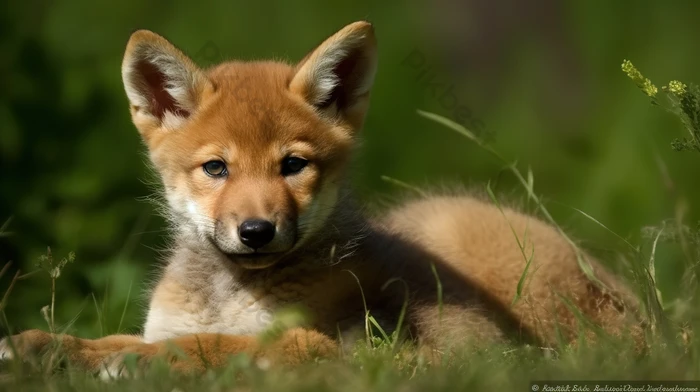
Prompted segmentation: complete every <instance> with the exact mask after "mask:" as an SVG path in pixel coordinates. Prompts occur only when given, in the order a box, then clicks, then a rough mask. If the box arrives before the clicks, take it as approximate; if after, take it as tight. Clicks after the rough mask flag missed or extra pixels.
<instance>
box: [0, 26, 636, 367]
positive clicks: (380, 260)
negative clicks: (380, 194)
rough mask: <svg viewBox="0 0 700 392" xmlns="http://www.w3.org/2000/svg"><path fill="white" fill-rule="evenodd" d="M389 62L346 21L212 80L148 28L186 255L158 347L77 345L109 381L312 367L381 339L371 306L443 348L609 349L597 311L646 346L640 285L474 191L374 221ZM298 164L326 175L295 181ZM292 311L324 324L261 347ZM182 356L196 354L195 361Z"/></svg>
mask: <svg viewBox="0 0 700 392" xmlns="http://www.w3.org/2000/svg"><path fill="white" fill-rule="evenodd" d="M376 57H377V56H376V42H375V38H374V32H373V29H372V26H371V25H370V24H369V23H366V22H356V23H353V24H350V25H348V26H346V27H345V28H343V29H342V30H340V31H339V32H337V33H336V34H334V35H332V36H331V37H329V38H328V39H327V40H325V41H324V42H323V43H322V44H321V45H319V46H318V47H317V48H316V49H314V50H313V51H311V53H310V54H309V55H307V56H306V57H305V58H304V59H303V60H301V61H300V62H299V63H298V64H296V65H289V64H285V63H281V62H228V63H223V64H221V65H219V66H216V67H214V68H212V69H208V70H202V69H200V68H198V67H197V66H196V65H195V64H194V63H193V62H192V61H191V60H190V59H189V58H187V57H186V56H185V55H184V54H183V53H182V52H180V51H179V50H178V49H176V48H175V47H174V46H173V45H172V44H170V43H169V42H168V41H166V40H165V39H164V38H162V37H160V36H158V35H156V34H154V33H151V32H148V31H138V32H136V33H134V34H133V35H132V37H131V39H130V41H129V43H128V46H127V49H126V53H125V57H124V63H123V75H122V76H123V79H124V84H125V89H126V92H127V96H128V98H129V101H130V107H131V115H132V118H133V121H134V124H135V125H136V128H137V129H138V130H139V132H140V134H141V136H142V138H143V140H144V142H145V144H146V146H147V149H148V152H149V157H150V160H151V163H152V165H153V167H154V168H155V170H156V171H157V173H159V175H160V178H161V180H162V185H163V193H164V195H165V198H166V200H167V215H168V217H169V218H170V220H171V222H172V225H173V229H174V246H173V249H172V251H171V254H170V256H169V257H168V262H167V266H166V267H165V269H164V270H163V273H162V276H161V277H160V278H159V280H158V282H157V284H156V285H155V287H154V289H153V292H152V296H151V301H150V306H149V309H148V316H147V321H146V324H145V327H144V334H143V336H142V337H133V336H122V337H119V336H112V337H109V338H105V339H99V340H84V339H77V338H73V337H68V336H62V337H61V339H63V341H64V347H65V348H66V350H67V356H68V358H69V359H70V360H72V361H75V362H77V363H79V364H82V365H84V366H86V367H87V368H90V369H97V368H100V365H104V366H103V367H101V368H100V369H101V370H102V371H103V372H104V374H106V375H108V376H110V375H120V374H121V369H123V367H122V366H121V365H122V359H123V358H124V355H125V354H126V353H137V354H140V355H141V356H142V358H143V361H144V362H146V361H148V360H150V359H152V358H153V357H156V356H169V357H170V359H171V362H172V363H174V364H175V366H176V367H177V368H178V369H182V370H188V369H197V370H200V369H202V368H203V367H204V366H205V364H209V365H214V366H218V365H222V364H223V363H225V360H226V358H227V357H228V356H229V355H231V354H236V353H240V352H245V353H248V354H249V355H251V356H253V357H254V358H256V359H258V360H260V359H266V360H270V361H272V362H282V363H298V362H300V361H304V360H308V359H310V358H311V357H313V356H314V355H320V356H333V355H335V354H336V353H337V352H338V350H337V348H338V347H337V343H338V338H340V337H343V338H344V341H348V339H350V338H352V337H355V338H356V337H357V336H358V335H357V334H356V332H358V331H359V332H360V333H364V332H365V331H367V329H366V328H367V327H368V325H369V324H368V321H367V318H366V317H367V315H368V313H367V312H369V314H370V315H371V316H372V318H373V320H375V321H376V322H377V324H379V325H380V326H381V327H382V328H383V329H384V330H385V331H387V332H391V331H392V330H393V329H394V328H396V327H397V324H398V322H399V320H403V329H402V332H403V334H402V336H403V337H405V338H410V339H413V340H414V341H416V342H418V343H419V344H420V345H421V346H422V347H424V348H428V349H430V350H429V351H430V352H445V350H446V349H449V348H450V347H453V346H464V345H469V346H472V347H481V346H485V345H486V346H488V345H490V344H494V343H498V342H501V343H502V342H506V341H510V342H514V343H521V342H533V343H537V344H538V345H543V346H555V345H557V344H560V343H564V344H566V343H570V342H574V341H576V338H577V337H579V336H583V337H585V338H586V339H588V340H590V341H596V340H597V339H596V335H595V334H594V333H592V332H591V330H587V331H584V332H582V327H581V326H582V325H584V324H581V320H580V319H579V316H582V317H585V318H587V319H588V320H589V321H590V322H591V323H592V324H593V325H597V326H598V327H600V328H602V330H604V331H606V332H607V333H611V334H613V335H629V336H631V337H633V338H634V340H635V341H636V342H637V343H639V342H641V340H640V339H641V337H642V329H641V326H640V324H639V322H638V318H637V316H638V315H637V311H638V305H637V302H636V300H635V298H634V297H633V296H632V295H631V293H630V292H629V290H628V289H627V288H625V287H624V286H623V285H622V284H621V283H620V282H619V281H618V280H617V279H616V278H614V277H613V276H612V275H611V274H609V273H607V272H606V271H605V270H604V269H603V268H602V267H601V266H600V265H599V263H598V262H597V261H596V260H594V259H593V258H591V257H589V256H587V255H585V254H581V257H583V260H584V261H586V262H589V263H590V264H591V265H592V268H593V271H594V273H595V275H596V276H597V278H598V280H599V281H600V282H602V284H596V283H594V282H593V281H591V280H590V279H589V278H588V277H587V275H586V274H584V273H583V272H582V271H581V269H580V267H579V260H578V256H577V251H576V249H575V248H574V247H573V246H572V244H571V243H570V242H569V241H568V240H566V239H565V238H564V237H563V236H562V235H561V233H560V232H559V231H558V230H557V229H556V228H555V227H552V226H550V225H548V224H546V223H543V222H542V221H540V220H538V219H537V218H535V217H532V216H529V215H527V214H523V213H521V212H519V211H517V210H515V209H511V208H504V209H503V210H502V211H501V210H499V208H497V207H496V206H494V205H492V204H491V203H490V202H486V201H483V200H481V199H480V198H477V197H473V196H470V195H468V194H467V193H464V192H458V193H450V194H445V193H442V194H435V195H431V196H425V197H420V198H417V199H415V200H410V201H406V202H404V203H402V204H400V205H398V206H396V207H394V208H392V209H390V210H389V211H388V212H387V213H386V214H384V215H382V216H378V217H374V218H370V217H367V216H366V214H364V213H363V209H362V208H361V207H358V204H357V202H356V201H355V200H354V199H353V196H352V190H351V187H350V186H349V181H348V173H347V170H348V162H349V161H350V159H351V155H352V150H353V148H354V146H355V145H356V142H357V140H358V138H359V132H360V129H361V127H362V125H363V122H364V118H365V114H366V112H367V109H368V104H369V91H370V87H371V85H372V82H373V80H374V75H375V69H376V61H377V60H376ZM374 131H381V130H374ZM406 131H407V132H410V131H411V130H406ZM396 145H397V146H400V143H397V144H396ZM289 156H293V157H300V158H304V159H306V160H308V162H309V163H308V165H307V166H306V167H305V168H304V169H302V170H301V171H300V172H298V173H296V174H292V175H288V176H285V175H283V174H282V173H281V162H282V161H283V159H284V158H285V157H289ZM212 160H220V161H223V162H225V163H226V165H227V168H228V175H226V176H223V177H212V176H210V175H207V174H206V173H205V171H204V170H203V165H204V164H205V163H206V162H208V161H212ZM252 218H260V219H266V220H269V221H271V222H273V223H274V224H275V226H276V233H275V236H274V238H273V239H272V241H271V242H269V243H268V244H267V245H264V246H262V247H261V248H260V249H257V250H255V249H251V248H249V247H247V246H245V245H244V244H243V243H242V241H241V239H240V238H239V235H238V233H237V228H238V226H239V225H240V224H241V223H242V222H243V221H244V220H246V219H252ZM516 236H517V238H516ZM519 242H520V243H521V244H522V245H523V247H522V248H521V247H520V246H519ZM529 258H532V260H531V264H530V267H529V269H528V273H527V274H526V275H523V272H524V271H525V267H526V265H527V260H528V259H529ZM523 276H524V277H525V278H524V279H522V280H521V278H523ZM519 290H520V293H519V294H520V296H519V300H518V301H517V302H516V303H515V304H513V299H514V298H515V297H516V295H517V294H518V291H519ZM290 305H295V306H297V307H301V308H304V309H305V310H306V312H307V314H308V315H309V316H310V318H309V320H308V325H307V328H305V329H293V330H290V331H288V332H287V333H286V334H284V335H283V336H282V338H281V339H280V340H278V341H277V342H276V343H275V344H272V345H264V344H263V343H262V342H261V341H259V340H258V339H257V338H255V336H256V335H257V334H258V333H260V332H262V331H264V330H266V328H268V327H269V326H270V323H271V322H272V321H273V320H274V315H275V314H276V313H277V312H278V311H279V310H281V309H284V308H286V307H288V306H290ZM576 308H578V309H579V310H578V311H576V310H575V309H576ZM404 310H405V312H404ZM404 316H405V317H404ZM339 334H340V335H339ZM46 336H47V334H45V333H41V332H39V331H29V332H26V333H25V334H24V335H18V336H15V342H16V343H18V344H19V343H21V342H22V339H23V337H24V338H25V339H26V341H29V339H31V342H39V343H31V344H20V347H22V349H23V351H22V352H24V353H26V352H28V351H32V350H38V349H41V348H42V347H44V344H45V343H41V342H46V341H47V339H45V337H46ZM120 339H121V340H120ZM169 339H172V340H169ZM49 340H50V339H49ZM119 342H121V344H119ZM2 344H4V353H5V354H7V353H8V352H9V351H8V350H7V347H8V344H7V340H5V341H4V342H3V343H2ZM169 345H170V346H169ZM171 345H175V346H177V347H179V349H180V350H181V351H183V352H185V353H190V354H196V355H194V358H191V359H192V360H190V361H180V360H177V358H176V357H174V356H173V351H171V350H170V349H169V347H171ZM2 350H3V348H2V347H0V353H2V352H3V351H2ZM433 350H434V351H433Z"/></svg>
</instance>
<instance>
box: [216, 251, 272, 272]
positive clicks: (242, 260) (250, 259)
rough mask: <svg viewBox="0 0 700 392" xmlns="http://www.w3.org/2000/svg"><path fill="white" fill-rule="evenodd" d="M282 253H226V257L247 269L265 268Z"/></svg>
mask: <svg viewBox="0 0 700 392" xmlns="http://www.w3.org/2000/svg"><path fill="white" fill-rule="evenodd" d="M281 256H282V253H246V254H238V253H234V254H227V255H226V257H227V258H228V259H229V260H230V261H231V262H232V263H234V264H236V265H237V266H239V267H241V268H245V269H249V270H257V269H265V268H268V267H272V266H273V265H275V264H277V261H278V260H279V259H280V257H281Z"/></svg>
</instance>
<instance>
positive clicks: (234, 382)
mask: <svg viewBox="0 0 700 392" xmlns="http://www.w3.org/2000/svg"><path fill="white" fill-rule="evenodd" d="M623 70H624V71H625V72H626V73H628V75H629V76H630V77H631V78H632V79H633V81H634V82H635V83H636V84H637V85H638V86H639V87H640V88H641V89H642V90H643V91H644V93H645V94H647V95H649V96H650V97H651V98H652V103H653V104H654V105H659V106H662V107H665V108H667V109H669V111H670V112H671V113H673V114H675V115H677V116H678V117H679V118H680V120H681V122H682V124H683V126H684V127H685V128H686V129H687V130H688V133H689V137H688V138H686V139H684V140H678V141H675V142H673V147H674V148H676V149H679V150H695V151H700V147H699V146H700V144H699V143H698V138H699V137H700V132H699V130H700V104H699V103H698V102H699V101H700V100H699V99H698V96H699V95H698V92H697V91H698V90H697V88H696V87H694V86H690V87H687V86H685V85H684V84H679V83H680V82H675V81H674V82H672V83H669V86H667V87H665V88H662V93H661V94H667V96H668V98H669V99H668V101H664V102H662V101H660V99H661V98H660V97H659V91H658V89H657V88H656V87H655V86H654V85H653V84H652V83H651V82H650V81H649V80H648V79H646V78H644V77H643V76H642V75H641V73H639V71H637V70H636V69H635V68H634V66H632V65H631V63H629V62H625V65H624V66H623ZM420 114H421V115H422V116H424V117H427V118H429V119H431V120H435V121H438V122H440V123H442V124H443V125H445V126H446V127H447V128H449V129H452V130H454V131H457V132H458V133H460V134H462V135H463V136H465V137H466V138H467V139H469V140H470V141H471V142H475V143H477V144H478V145H480V146H481V147H483V148H484V149H485V150H486V151H488V152H489V153H491V154H492V155H493V156H494V157H495V159H497V160H500V161H501V163H503V164H504V165H505V167H506V168H507V170H508V171H509V172H510V173H511V174H512V175H513V176H514V177H515V178H516V179H517V181H518V182H519V183H520V184H521V185H522V186H523V187H524V189H525V190H526V194H527V197H528V204H530V203H532V204H534V207H535V208H534V210H535V211H536V212H537V213H538V214H539V215H540V216H542V218H543V219H545V220H547V221H549V222H550V223H552V224H554V225H556V227H560V226H558V225H557V224H556V223H557V222H555V221H554V219H552V217H551V215H550V214H549V212H548V211H547V208H546V206H545V205H544V203H543V202H542V201H541V199H542V198H541V197H540V196H538V195H537V194H536V193H535V187H534V176H533V174H532V171H531V170H529V169H528V170H527V171H526V172H525V173H526V174H523V173H522V172H521V171H520V169H519V168H518V165H516V164H514V163H510V162H508V161H507V160H506V159H504V158H503V157H501V155H499V154H498V152H496V151H495V150H493V149H491V148H490V147H489V146H488V145H487V144H486V143H484V142H483V141H482V140H480V139H479V138H478V137H476V136H475V135H474V134H472V133H471V132H469V131H468V130H467V129H465V128H464V127H462V126H460V125H458V124H455V123H454V122H451V121H449V120H447V119H445V118H442V117H439V116H436V115H434V114H431V113H426V112H421V113H420ZM387 180H389V181H391V182H393V183H395V184H397V185H401V186H407V187H411V185H408V184H405V183H402V182H400V181H397V180H393V179H388V178H387ZM419 191H420V190H419ZM488 193H489V195H490V196H491V198H492V200H493V201H494V203H496V204H497V205H500V204H499V200H498V198H497V197H496V195H495V194H494V193H493V192H492V191H491V187H490V186H489V187H488ZM694 207H700V206H697V205H696V206H694ZM579 212H580V213H581V214H582V215H583V216H584V217H586V218H587V219H589V220H590V221H592V222H593V223H595V224H596V225H599V226H601V227H602V228H603V229H605V230H608V231H610V235H611V236H617V237H619V239H620V240H622V241H623V242H624V243H625V246H626V247H627V248H628V250H627V252H626V253H625V254H624V255H621V256H622V257H624V258H625V259H626V260H627V263H626V264H625V265H626V271H623V272H626V275H628V276H629V277H630V284H631V285H632V286H633V288H634V289H635V290H636V292H637V293H638V294H639V297H640V299H641V302H642V303H643V305H644V306H643V307H644V311H645V315H646V317H647V319H648V320H649V337H648V343H649V347H648V349H647V350H646V352H644V353H639V352H637V351H635V350H634V349H632V348H631V347H630V346H629V345H628V344H626V343H625V342H624V341H623V340H622V339H613V338H609V339H607V340H605V341H604V343H603V342H600V344H597V345H592V346H587V345H586V344H579V345H577V346H575V347H574V346H568V347H560V348H557V349H551V348H540V347H535V346H528V345H525V346H506V345H502V346H500V345H499V346H492V347H489V348H487V349H479V350H477V349H470V348H463V349H455V350H454V352H452V353H451V354H450V355H445V356H444V357H443V359H442V361H441V362H440V363H437V364H436V363H432V364H430V363H428V361H427V360H426V359H425V358H424V357H422V356H421V355H420V354H419V353H418V352H416V351H415V350H413V349H412V348H411V346H410V345H409V344H404V345H402V344H400V343H399V342H398V341H397V339H396V336H397V335H396V334H392V335H387V334H385V333H383V331H381V328H379V332H380V333H379V334H377V335H376V336H368V338H367V339H366V340H363V341H360V342H358V343H357V344H356V345H355V346H354V347H355V348H354V349H353V350H350V351H349V352H345V353H344V354H343V356H342V357H341V358H340V359H336V360H329V361H319V362H317V363H309V364H305V365H302V366H299V367H295V368H265V367H261V366H259V365H258V364H256V363H254V362H253V361H251V360H250V359H249V358H247V357H246V356H245V355H237V356H233V357H232V358H231V361H230V363H229V365H228V367H226V368H224V369H211V370H208V371H207V372H206V373H205V374H203V375H194V376H193V375H182V374H173V373H171V372H169V370H168V369H167V366H165V365H161V364H157V363H156V364H154V366H152V367H151V368H150V369H148V370H147V371H146V372H145V373H144V374H143V375H142V376H140V377H138V378H135V379H123V380H116V381H111V382H107V383H105V382H103V381H100V380H99V379H98V378H96V377H95V376H93V375H91V374H87V373H85V372H82V371H80V370H77V369H72V368H71V367H70V366H67V367H65V366H64V367H57V366H47V365H46V362H45V361H44V362H41V361H40V362H39V363H31V362H30V363H19V362H7V363H4V364H3V365H2V373H1V375H0V388H1V389H4V390H22V391H32V390H37V391H39V390H40V391H45V390H51V391H62V390H81V391H96V390H100V391H102V390H114V391H130V392H136V391H169V392H170V391H190V390H192V391H195V390H197V391H200V390H212V391H218V390H231V389H240V390H264V391H278V390H284V391H310V390H333V391H385V390H400V391H424V390H434V391H441V390H444V391H456V390H530V382H531V381H534V380H700V357H699V355H700V344H699V343H698V342H697V340H696V339H693V331H694V330H695V329H696V327H697V325H698V321H700V306H699V305H700V296H699V295H698V279H699V278H700V267H699V265H700V230H698V227H696V226H694V225H693V224H687V223H686V222H684V219H683V215H682V214H678V216H676V217H675V218H674V219H673V220H670V221H666V222H661V223H660V224H659V225H658V226H657V227H649V228H647V229H646V232H647V234H648V235H647V236H645V237H643V238H642V239H640V240H639V242H638V243H634V242H630V241H629V240H627V239H625V238H622V237H620V236H618V235H617V234H615V233H614V232H612V230H609V229H608V228H607V227H606V226H605V225H604V224H603V223H601V222H599V221H598V220H596V219H595V217H593V216H590V215H588V214H587V213H585V212H583V211H579ZM3 229H4V228H3ZM560 231H561V233H562V234H563V235H564V236H566V233H564V230H562V229H561V228H560ZM2 232H3V230H2V229H0V236H1V235H2ZM514 234H515V233H514ZM566 238H567V239H568V238H569V237H566ZM515 240H517V241H518V244H519V246H520V247H521V249H522V250H523V258H524V262H523V265H524V271H523V278H522V279H521V282H523V281H525V275H526V274H527V273H531V272H529V268H528V267H529V265H530V264H529V263H530V261H531V255H528V254H526V253H525V251H524V249H525V242H526V241H527V238H523V239H517V238H516V239H515ZM521 241H522V242H521ZM569 241H570V242H571V244H572V245H574V246H575V245H576V244H575V242H574V241H573V240H571V239H569ZM662 243H663V244H664V245H665V246H671V247H676V248H678V250H679V252H678V254H679V255H680V256H679V257H682V258H684V259H685V262H684V265H685V271H684V273H683V274H682V279H681V281H680V282H679V291H678V292H679V295H678V296H677V297H676V298H674V300H673V301H665V300H664V298H662V296H661V292H660V291H659V289H658V287H657V286H656V273H655V271H656V266H655V254H656V249H657V246H659V245H660V244H662ZM43 261H44V262H45V263H44V270H45V271H47V272H48V273H49V274H50V275H51V277H52V284H54V283H57V284H60V281H57V280H56V279H57V278H58V276H59V275H60V272H61V269H62V268H63V267H65V265H66V264H67V263H68V262H69V261H72V256H70V255H69V256H68V257H67V258H66V259H62V260H61V261H60V262H58V263H57V264H54V262H53V259H52V258H51V255H50V253H48V254H47V256H46V257H45V258H44V259H43ZM579 261H580V265H581V268H582V269H583V271H585V272H587V273H590V269H589V268H588V266H587V264H586V262H585V260H584V259H583V258H581V259H580V260H579ZM6 270H7V269H6V268H3V269H2V270H0V275H2V274H4V273H5V271H6ZM29 277H30V276H28V275H19V274H18V275H17V279H27V278H29ZM592 278H593V279H595V278H594V277H593V276H592ZM13 282H14V281H13ZM391 283H393V284H399V283H400V282H391ZM521 286H522V284H519V287H518V290H517V292H518V294H520V292H521V290H522V287H521ZM11 288H12V287H10V288H9V289H8V292H7V293H6V295H5V296H4V297H3V299H2V302H0V310H3V309H4V306H5V304H6V302H7V301H8V298H9V300H12V297H11ZM130 291H131V288H129V295H131V293H130ZM51 292H52V305H51V307H50V308H49V310H48V313H47V322H48V324H49V327H50V328H51V329H54V328H55V324H54V321H53V307H54V305H53V293H54V292H55V289H54V288H52V290H51ZM517 299H518V298H517V296H516V298H514V299H513V301H514V302H515V301H517ZM14 300H19V299H14ZM59 302H60V301H59ZM95 306H96V307H99V305H98V304H97V300H95ZM98 313H99V312H98ZM123 314H124V312H122V318H123ZM3 316H4V312H3ZM3 319H4V322H5V323H7V319H6V318H4V317H3ZM10 321H11V320H10ZM120 324H121V322H120ZM374 328H378V324H377V323H376V322H375V321H374V319H373V318H372V316H371V314H367V332H368V334H371V333H372V332H371V331H373V330H374ZM699 386H700V383H699Z"/></svg>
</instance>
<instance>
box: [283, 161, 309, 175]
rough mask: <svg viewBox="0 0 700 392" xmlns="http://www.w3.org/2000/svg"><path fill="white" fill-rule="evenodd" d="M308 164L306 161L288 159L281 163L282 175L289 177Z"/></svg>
mask: <svg viewBox="0 0 700 392" xmlns="http://www.w3.org/2000/svg"><path fill="white" fill-rule="evenodd" d="M308 163H309V161H307V160H306V159H303V158H297V157H289V158H284V160H283V161H282V175H283V176H290V175H292V174H296V173H299V172H300V171H301V170H302V169H303V168H305V167H306V165H307V164H308Z"/></svg>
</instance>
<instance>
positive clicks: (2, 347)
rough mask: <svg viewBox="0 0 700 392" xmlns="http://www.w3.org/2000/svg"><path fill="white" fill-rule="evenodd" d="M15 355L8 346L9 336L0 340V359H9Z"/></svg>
mask: <svg viewBox="0 0 700 392" xmlns="http://www.w3.org/2000/svg"><path fill="white" fill-rule="evenodd" d="M14 358H15V355H14V353H13V351H12V347H10V343H9V338H3V339H2V340H0V361H11V360H13V359H14Z"/></svg>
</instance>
